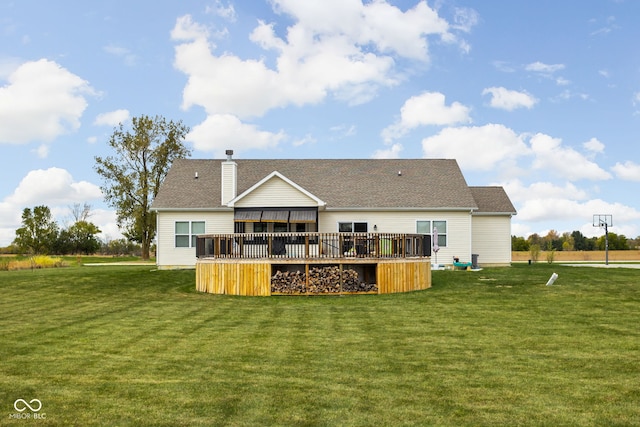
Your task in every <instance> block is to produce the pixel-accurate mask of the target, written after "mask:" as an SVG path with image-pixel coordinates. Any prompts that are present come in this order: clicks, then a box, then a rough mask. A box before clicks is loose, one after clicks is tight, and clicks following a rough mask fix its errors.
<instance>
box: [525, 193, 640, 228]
mask: <svg viewBox="0 0 640 427" xmlns="http://www.w3.org/2000/svg"><path fill="white" fill-rule="evenodd" d="M602 212H607V213H611V214H612V215H613V216H614V219H616V221H618V223H620V224H623V223H631V222H634V221H637V220H638V219H640V211H638V210H636V209H634V208H632V207H630V206H626V205H623V204H621V203H610V202H606V201H604V200H601V199H591V200H585V201H578V200H572V199H568V198H551V197H550V198H546V199H531V200H527V201H525V202H524V203H523V204H522V205H521V206H520V207H519V208H518V221H531V222H543V221H545V222H549V221H550V222H554V221H575V220H576V219H577V218H584V219H585V222H586V221H589V222H591V220H592V218H593V214H596V213H602Z"/></svg>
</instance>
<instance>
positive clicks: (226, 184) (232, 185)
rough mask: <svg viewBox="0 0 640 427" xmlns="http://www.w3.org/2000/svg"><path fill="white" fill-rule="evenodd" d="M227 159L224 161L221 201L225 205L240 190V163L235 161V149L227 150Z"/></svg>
mask: <svg viewBox="0 0 640 427" xmlns="http://www.w3.org/2000/svg"><path fill="white" fill-rule="evenodd" d="M225 154H226V155H227V160H225V161H223V162H222V165H221V166H222V167H221V170H222V181H221V182H222V189H221V190H222V191H221V192H220V194H221V195H222V197H221V200H220V203H221V204H222V205H223V206H225V205H226V204H227V203H229V202H230V201H231V200H233V199H234V198H235V197H236V196H237V191H238V164H237V163H236V162H235V161H233V150H227V151H225Z"/></svg>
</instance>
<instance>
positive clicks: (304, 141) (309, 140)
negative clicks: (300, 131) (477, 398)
mask: <svg viewBox="0 0 640 427" xmlns="http://www.w3.org/2000/svg"><path fill="white" fill-rule="evenodd" d="M316 142H318V140H317V139H316V138H314V137H313V135H311V134H309V133H308V134H306V135H305V136H303V137H302V138H298V139H296V140H295V141H293V143H292V145H293V146H294V147H300V146H302V145H309V144H315V143H316Z"/></svg>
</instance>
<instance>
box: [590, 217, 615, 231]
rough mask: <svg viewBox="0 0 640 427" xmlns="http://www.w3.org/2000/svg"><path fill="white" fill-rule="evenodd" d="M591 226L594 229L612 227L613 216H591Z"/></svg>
mask: <svg viewBox="0 0 640 427" xmlns="http://www.w3.org/2000/svg"><path fill="white" fill-rule="evenodd" d="M593 226H594V227H603V228H609V227H612V226H613V215H610V214H606V215H603V214H594V215H593Z"/></svg>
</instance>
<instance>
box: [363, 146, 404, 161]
mask: <svg viewBox="0 0 640 427" xmlns="http://www.w3.org/2000/svg"><path fill="white" fill-rule="evenodd" d="M403 149H404V147H403V146H402V144H399V143H395V144H393V145H392V146H391V147H389V148H388V149H386V150H376V151H375V152H374V153H373V155H372V156H371V157H372V158H374V159H399V158H400V153H401V152H402V150H403Z"/></svg>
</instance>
